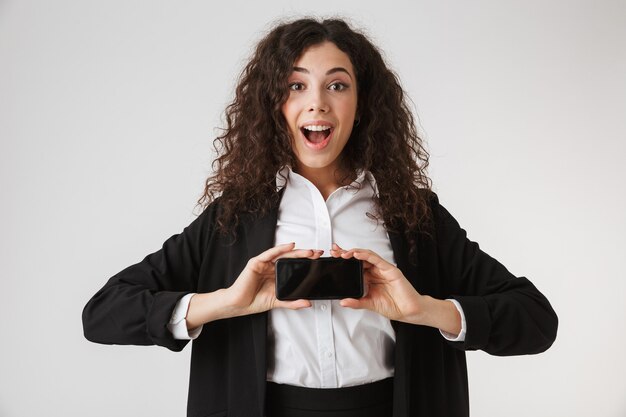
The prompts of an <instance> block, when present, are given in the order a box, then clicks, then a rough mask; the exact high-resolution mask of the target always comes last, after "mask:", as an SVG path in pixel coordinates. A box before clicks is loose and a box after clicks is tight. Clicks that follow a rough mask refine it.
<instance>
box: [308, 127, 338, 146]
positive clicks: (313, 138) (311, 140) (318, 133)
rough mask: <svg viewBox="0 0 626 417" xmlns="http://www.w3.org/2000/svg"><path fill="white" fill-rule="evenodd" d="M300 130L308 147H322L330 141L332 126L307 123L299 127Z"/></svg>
mask: <svg viewBox="0 0 626 417" xmlns="http://www.w3.org/2000/svg"><path fill="white" fill-rule="evenodd" d="M300 131H301V132H302V135H303V136H304V138H305V139H306V144H307V145H308V146H309V147H311V148H313V149H322V148H324V147H326V145H327V144H328V142H330V139H331V137H332V133H333V131H334V128H333V127H331V126H330V125H309V126H304V127H301V128H300Z"/></svg>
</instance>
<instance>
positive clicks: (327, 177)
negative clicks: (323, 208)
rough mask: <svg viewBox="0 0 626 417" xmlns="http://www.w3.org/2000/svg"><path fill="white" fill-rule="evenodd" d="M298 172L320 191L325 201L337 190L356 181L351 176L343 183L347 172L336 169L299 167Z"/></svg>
mask: <svg viewBox="0 0 626 417" xmlns="http://www.w3.org/2000/svg"><path fill="white" fill-rule="evenodd" d="M296 172H297V173H298V174H300V175H302V176H303V177H304V178H306V179H307V180H309V181H311V182H312V183H313V185H315V187H316V188H317V189H318V190H319V191H320V193H321V194H322V197H324V200H326V199H327V198H328V196H330V195H331V194H332V192H333V191H335V190H336V189H337V188H339V187H341V186H344V185H347V184H350V183H351V182H352V181H353V180H354V178H353V177H354V176H353V175H350V176H348V177H347V179H345V180H344V181H343V183H342V182H341V180H342V178H344V177H345V174H346V173H345V171H343V170H341V169H339V168H336V167H332V168H331V167H325V168H311V167H306V166H302V165H298V167H297V169H296Z"/></svg>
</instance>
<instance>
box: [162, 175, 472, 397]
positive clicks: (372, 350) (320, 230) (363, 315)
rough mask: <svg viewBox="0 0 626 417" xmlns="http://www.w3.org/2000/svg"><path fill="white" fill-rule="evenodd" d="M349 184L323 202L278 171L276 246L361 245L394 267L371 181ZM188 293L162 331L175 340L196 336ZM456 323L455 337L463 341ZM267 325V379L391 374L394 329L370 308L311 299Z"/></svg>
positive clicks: (357, 379)
mask: <svg viewBox="0 0 626 417" xmlns="http://www.w3.org/2000/svg"><path fill="white" fill-rule="evenodd" d="M352 185H353V187H348V186H346V187H340V188H338V189H337V190H335V191H334V192H333V193H332V194H330V195H329V196H328V199H326V200H325V201H324V198H323V197H322V194H321V193H320V191H319V190H318V189H317V188H316V187H315V186H314V185H313V184H312V183H311V182H310V181H309V180H307V179H306V178H304V177H302V176H301V175H299V174H297V173H295V172H293V171H292V170H291V169H289V168H284V169H283V170H281V172H280V173H279V174H278V175H277V187H279V188H280V187H283V186H284V187H285V191H284V194H283V196H282V199H281V203H280V207H279V211H278V222H277V226H276V232H275V245H279V244H282V243H289V242H296V248H301V249H323V250H324V255H323V256H330V249H331V245H332V243H337V244H338V245H339V246H341V247H342V248H344V249H350V248H366V249H370V250H372V251H374V252H376V253H377V254H378V255H380V256H381V257H382V258H383V259H385V260H386V261H387V262H390V263H393V264H394V265H395V260H394V256H393V251H392V248H391V243H390V241H389V236H388V234H387V231H386V230H385V228H384V227H383V225H382V223H380V222H378V221H377V220H376V219H372V218H370V217H368V216H367V215H366V213H368V212H369V213H372V214H374V213H376V208H375V205H374V201H373V199H372V197H373V196H374V195H375V194H376V193H377V189H376V182H375V180H374V178H373V176H372V175H371V174H370V173H369V172H362V173H360V175H359V176H358V178H357V179H356V180H355V181H354V182H353V184H352ZM191 295H193V294H188V295H187V296H185V297H183V298H182V299H181V300H180V301H179V302H178V304H177V306H176V308H175V310H174V313H173V314H172V319H171V320H170V323H169V324H168V328H169V329H170V331H171V332H172V333H173V335H174V337H175V338H177V339H195V338H196V337H198V335H199V334H200V332H201V330H202V327H199V328H197V329H194V330H191V331H189V332H187V327H186V322H185V320H184V317H185V315H186V312H187V308H188V305H189V299H190V298H191ZM452 301H453V302H454V304H455V306H456V307H457V309H459V312H460V313H461V318H462V331H461V333H460V334H459V335H458V336H456V337H455V336H454V335H449V334H443V333H442V335H443V336H444V337H446V338H447V339H449V340H454V341H462V340H464V338H465V320H464V315H463V311H462V309H461V307H460V305H459V304H458V303H457V302H456V301H454V300H452ZM268 317H269V320H268V349H267V352H268V367H267V380H268V381H272V382H276V383H281V384H289V385H296V386H303V387H309V388H338V387H346V386H353V385H361V384H365V383H370V382H374V381H378V380H381V379H384V378H387V377H390V376H393V374H394V365H393V364H394V360H393V352H394V346H395V332H394V330H393V327H392V326H391V322H390V321H389V319H387V318H386V317H384V316H381V315H379V314H378V313H374V312H372V311H369V310H355V309H350V308H346V307H341V306H340V305H339V301H338V300H314V301H312V307H311V308H306V309H301V310H296V311H294V310H288V309H275V310H271V311H270V312H269V315H268Z"/></svg>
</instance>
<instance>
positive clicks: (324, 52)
mask: <svg viewBox="0 0 626 417" xmlns="http://www.w3.org/2000/svg"><path fill="white" fill-rule="evenodd" d="M294 66H296V67H302V68H306V69H308V70H310V71H312V72H314V70H315V69H319V70H321V71H323V70H326V69H329V68H334V67H343V68H345V69H346V70H348V71H349V72H350V74H351V75H352V76H354V68H353V67H352V62H351V61H350V57H349V56H348V55H347V54H346V53H345V52H343V51H342V50H341V49H339V48H338V47H337V45H335V44H334V43H332V42H323V43H319V44H317V45H312V46H310V47H308V48H307V49H305V50H304V51H303V52H302V55H300V56H299V57H298V59H296V62H295V63H294Z"/></svg>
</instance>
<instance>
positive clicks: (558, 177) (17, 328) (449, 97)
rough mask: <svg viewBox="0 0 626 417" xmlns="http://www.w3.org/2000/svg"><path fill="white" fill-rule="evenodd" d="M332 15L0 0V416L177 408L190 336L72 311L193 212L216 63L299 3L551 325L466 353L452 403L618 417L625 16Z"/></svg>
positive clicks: (593, 12)
mask: <svg viewBox="0 0 626 417" xmlns="http://www.w3.org/2000/svg"><path fill="white" fill-rule="evenodd" d="M338 4H339V3H338V2H337V1H326V0H319V1H316V2H301V1H273V2H272V3H267V2H243V1H234V0H231V1H228V2H227V3H226V4H224V5H220V6H216V5H215V3H214V2H210V1H181V2H174V1H161V0H158V1H155V0H151V1H119V0H115V1H98V2H96V1H79V0H57V1H44V0H32V1H28V0H25V1H11V0H4V1H2V0H0V138H1V145H2V147H1V150H0V173H1V177H0V181H1V182H0V193H1V194H0V195H1V204H0V222H1V223H0V230H1V233H0V245H1V246H0V261H1V267H2V269H1V271H2V272H1V279H2V290H1V292H0V338H1V339H0V340H1V343H0V416H3V417H5V416H6V417H14V416H20V417H21V416H35V415H54V416H87V415H88V416H111V415H115V416H137V415H153V416H182V415H184V414H185V410H186V397H187V386H188V385H187V384H188V379H187V378H188V370H189V354H190V351H191V349H190V346H188V347H187V348H185V350H184V351H183V352H181V353H178V354H176V353H172V352H169V351H168V350H166V349H163V348H159V347H135V346H105V345H97V344H92V343H89V342H87V341H86V340H85V339H84V338H83V335H82V324H81V311H82V308H83V306H84V304H85V303H86V302H87V300H88V299H89V298H90V297H91V296H92V295H93V294H94V293H95V292H96V291H97V290H98V289H99V288H100V287H101V286H102V285H104V283H105V282H106V280H107V279H108V278H109V277H110V276H112V275H113V274H115V273H116V272H118V271H120V270H121V269H123V268H124V267H126V266H128V265H130V264H132V263H135V262H138V261H139V260H141V259H142V258H143V257H144V256H145V255H146V254H148V253H150V252H153V251H155V250H157V249H159V248H160V246H161V243H162V242H163V241H165V240H166V239H167V238H168V237H169V236H171V235H172V234H175V233H178V232H180V231H181V230H182V229H183V227H184V226H186V225H187V224H188V223H189V222H191V221H192V220H193V218H194V213H197V211H196V212H194V205H195V202H196V200H197V199H198V198H199V197H200V195H201V192H202V189H203V181H204V179H205V177H206V176H207V175H208V173H209V172H210V162H211V161H212V155H213V154H212V147H211V141H212V138H213V137H214V136H215V132H216V131H215V128H216V127H218V126H221V121H220V120H221V116H222V112H223V109H224V107H225V105H226V104H227V103H228V102H229V101H230V99H231V98H232V90H233V87H234V85H235V81H236V77H237V75H238V73H239V70H240V69H241V68H242V66H243V64H244V63H245V62H246V59H247V57H248V56H249V53H250V50H251V48H252V46H253V45H254V43H255V42H256V41H258V40H259V39H260V37H261V36H262V34H263V33H265V31H266V30H267V29H268V28H269V27H270V26H271V22H272V21H274V20H275V19H276V18H279V17H285V16H300V15H302V14H303V13H314V14H315V15H318V16H319V15H323V16H328V15H332V14H339V15H341V16H344V17H348V18H351V19H352V20H353V21H354V23H355V25H356V26H357V27H362V28H364V29H365V30H367V32H368V33H369V34H370V36H371V38H372V40H373V41H374V42H375V43H376V44H377V45H378V46H380V48H381V49H382V50H383V51H385V56H386V58H387V60H388V62H389V64H390V66H391V67H392V68H394V69H395V71H397V73H398V74H399V76H400V79H401V80H402V83H403V85H404V87H405V89H406V91H407V92H408V94H409V96H410V97H411V98H412V100H413V102H414V103H415V108H416V112H417V114H418V116H419V121H420V128H421V129H422V131H423V132H424V137H425V138H426V140H427V143H428V148H429V150H430V152H431V156H432V158H431V171H430V172H431V175H432V177H433V180H434V184H435V187H434V188H435V191H437V192H438V194H439V197H440V199H441V201H442V203H443V204H444V205H445V206H446V207H447V208H448V209H449V210H450V211H451V212H452V214H453V215H454V216H455V217H456V218H457V219H458V220H459V222H460V223H461V225H462V226H463V227H464V228H465V229H466V230H467V231H468V234H469V237H470V238H471V239H472V240H476V241H478V242H479V243H480V244H481V247H482V248H483V249H484V250H485V251H486V252H488V253H489V254H491V255H492V256H494V257H495V258H496V259H498V260H500V261H501V262H502V263H504V264H505V265H506V266H507V267H508V268H509V270H510V271H511V272H513V273H514V274H516V275H518V276H520V275H521V276H527V277H529V278H530V279H531V280H532V281H533V282H534V283H535V284H536V285H537V287H538V288H539V289H540V290H541V291H543V292H544V293H545V294H546V295H547V296H548V298H549V299H550V301H551V302H552V304H553V306H554V308H555V309H556V311H557V313H558V315H559V319H560V326H559V334H558V338H557V340H556V343H555V344H554V346H553V347H552V348H551V349H550V350H548V351H547V352H546V353H544V354H541V355H538V356H521V357H509V358H501V357H492V356H488V355H486V354H484V353H482V352H470V353H468V361H469V364H468V366H469V373H470V403H471V409H472V414H473V415H474V416H502V415H507V416H530V415H532V416H568V417H572V416H581V417H582V416H585V417H586V416H590V415H593V416H611V417H618V416H625V415H626V380H625V378H624V375H625V374H626V359H625V355H624V346H626V337H625V336H624V334H625V330H626V328H625V327H626V326H625V322H626V320H625V319H626V299H625V295H626V273H625V272H624V266H623V264H624V260H625V253H626V250H625V249H626V245H625V244H624V235H625V232H626V230H625V229H626V221H625V213H626V192H625V190H626V187H625V186H624V184H623V182H624V180H625V179H626V175H625V174H626V169H625V168H624V166H625V164H624V157H626V134H625V132H626V121H625V120H626V117H625V116H626V75H625V74H626V46H625V42H624V40H625V39H626V6H625V3H624V2H620V1H593V2H592V1H586V2H585V1H565V0H561V1H538V0H532V1H518V2H513V1H498V0H494V1H487V0H480V1H473V2H464V1H458V2H451V1H411V2H409V1H406V2H398V3H394V2H390V1H383V2H372V3H369V4H367V3H364V2H363V1H346V2H342V3H341V5H338ZM313 7H314V8H313Z"/></svg>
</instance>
